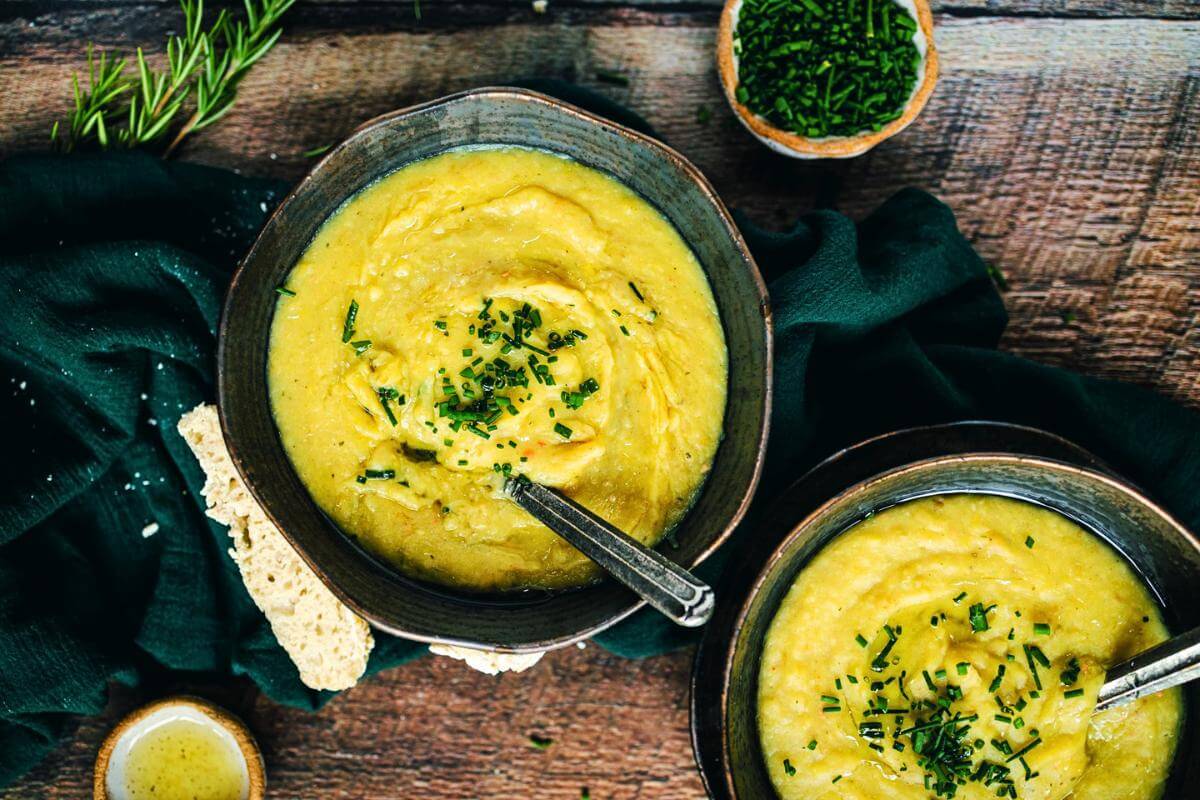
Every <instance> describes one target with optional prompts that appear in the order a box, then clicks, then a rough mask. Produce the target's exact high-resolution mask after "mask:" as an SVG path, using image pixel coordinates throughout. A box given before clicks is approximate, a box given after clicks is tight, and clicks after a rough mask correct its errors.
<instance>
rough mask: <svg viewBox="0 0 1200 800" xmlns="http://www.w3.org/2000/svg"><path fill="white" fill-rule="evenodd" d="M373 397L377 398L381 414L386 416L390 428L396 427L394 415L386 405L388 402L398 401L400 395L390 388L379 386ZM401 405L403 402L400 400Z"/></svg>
mask: <svg viewBox="0 0 1200 800" xmlns="http://www.w3.org/2000/svg"><path fill="white" fill-rule="evenodd" d="M375 395H376V396H377V397H378V398H379V405H381V406H383V413H384V414H386V415H387V418H388V422H390V423H392V426H393V427H395V425H396V415H395V414H393V413H392V407H391V406H390V405H389V404H388V401H389V400H397V399H400V394H399V393H398V392H397V391H396V390H395V389H393V388H391V387H390V386H380V387H379V388H378V389H376V390H375ZM401 403H403V400H401Z"/></svg>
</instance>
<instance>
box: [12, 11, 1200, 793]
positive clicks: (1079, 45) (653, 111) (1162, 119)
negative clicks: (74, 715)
mask: <svg viewBox="0 0 1200 800" xmlns="http://www.w3.org/2000/svg"><path fill="white" fill-rule="evenodd" d="M719 5H720V3H719V0H638V1H637V2H633V3H628V4H626V3H619V2H609V1H608V0H550V7H549V9H548V11H547V13H545V14H535V13H534V12H533V11H532V10H531V8H530V5H529V3H528V2H525V0H512V1H511V2H509V1H508V0H476V1H475V2H446V1H445V0H425V2H424V3H423V4H422V8H421V18H420V19H419V20H418V19H416V18H415V17H414V13H413V11H414V9H413V4H412V2H411V1H410V0H403V1H402V2H394V1H392V0H366V1H365V2H353V1H352V0H300V2H299V4H298V6H297V8H296V9H295V10H294V11H292V12H291V13H290V18H289V20H288V22H287V25H286V28H287V30H286V33H285V35H284V38H283V40H282V42H281V43H280V45H279V46H278V47H277V48H276V50H275V51H274V52H273V53H272V54H271V55H270V56H269V57H268V58H267V59H266V60H265V61H264V62H263V63H262V64H261V65H260V66H259V67H258V68H257V69H256V70H255V71H254V72H253V73H252V74H251V75H250V77H249V79H248V80H247V81H246V83H245V85H244V88H243V91H242V97H241V100H240V102H239V104H238V106H237V108H236V110H235V111H234V112H233V113H232V114H231V115H230V116H229V117H228V118H227V119H226V120H225V121H223V122H222V123H221V124H220V125H218V126H217V127H215V128H213V129H211V130H210V131H208V132H206V133H205V134H203V135H202V136H199V137H197V138H196V139H195V141H194V142H192V143H191V144H189V145H188V146H187V147H186V148H185V149H184V151H183V152H182V154H181V156H182V157H183V158H186V159H189V160H195V161H201V162H205V163H209V164H218V165H223V166H227V167H231V168H234V169H237V170H239V171H242V172H245V173H248V174H258V175H271V176H277V177H281V178H288V179H295V178H298V177H299V176H300V175H301V174H302V173H303V172H304V171H305V168H306V165H307V164H308V163H309V162H308V160H307V159H305V158H304V157H303V155H302V153H303V152H304V151H306V150H308V149H310V148H313V147H316V146H320V145H325V144H328V143H331V142H334V141H336V140H338V139H339V138H341V137H343V136H344V135H346V134H347V133H348V132H349V131H350V130H352V129H353V128H354V127H355V126H356V125H357V124H358V123H360V122H361V121H363V120H365V119H367V118H368V117H371V116H373V115H375V114H378V113H380V112H383V111H388V110H390V109H393V108H397V107H401V106H405V105H408V104H410V103H413V102H415V101H420V100H426V99H430V98H434V97H437V96H439V95H442V94H445V93H447V92H451V91H455V90H459V89H465V88H468V87H472V86H479V85H484V84H490V83H499V82H503V81H505V80H507V79H512V78H514V77H521V76H553V77H560V78H565V79H569V80H573V81H576V82H579V83H581V84H584V85H587V86H591V87H593V88H596V89H598V90H600V91H601V92H604V93H606V94H608V95H610V96H612V97H613V98H615V99H616V100H619V101H621V102H623V103H626V104H628V105H630V106H631V107H632V108H634V109H635V110H637V111H639V112H641V113H642V114H643V115H645V116H646V117H647V118H648V119H649V120H650V122H651V123H652V124H654V125H655V126H656V127H657V128H658V130H659V131H661V132H662V134H663V135H664V137H665V138H666V139H667V140H668V141H669V142H671V143H672V144H674V145H675V146H676V147H677V148H679V149H680V150H681V151H682V152H683V153H684V154H685V155H687V156H688V157H689V158H691V159H692V160H694V161H695V162H696V163H697V164H698V165H699V166H700V167H701V169H703V170H704V171H705V172H706V173H707V174H708V175H709V176H710V177H711V178H712V180H713V182H714V183H715V184H716V187H717V189H718V191H719V192H720V193H721V194H722V195H723V196H724V198H725V200H726V201H727V202H728V203H729V204H730V205H732V206H735V207H737V208H740V209H743V210H744V211H746V212H748V213H749V214H750V216H751V217H752V218H754V219H755V220H756V221H758V222H760V223H763V224H767V225H771V226H776V227H783V226H786V225H788V224H789V223H790V222H791V221H792V220H793V219H794V218H795V217H796V216H797V215H798V214H799V213H801V212H803V211H805V210H807V209H809V208H811V207H813V206H814V205H836V206H838V207H840V208H842V209H843V210H845V211H847V212H849V213H851V214H852V215H856V216H860V215H862V214H864V213H865V212H866V211H868V210H869V209H871V208H872V207H874V206H875V205H876V204H878V203H879V202H880V201H881V200H882V199H883V198H885V197H886V196H887V195H889V194H890V193H891V192H893V191H894V190H896V189H898V188H900V187H902V186H905V185H910V184H911V185H916V186H919V187H923V188H925V189H928V190H930V191H932V192H934V193H936V194H937V195H939V196H940V197H941V198H943V199H944V200H945V201H946V202H948V203H949V204H950V205H951V206H952V207H953V208H954V210H955V211H956V212H957V214H958V217H959V223H960V225H961V226H962V228H963V230H964V231H965V232H966V233H967V235H968V236H969V237H970V239H971V240H972V241H973V242H974V243H975V246H976V247H977V248H978V249H979V251H980V252H981V253H982V254H983V256H984V257H985V258H986V259H988V260H989V261H990V262H992V263H994V264H995V265H996V266H997V267H999V268H1000V269H1001V270H1003V272H1004V274H1005V275H1007V278H1008V283H1009V289H1008V290H1007V292H1006V299H1007V303H1008V307H1009V310H1010V312H1011V315H1012V324H1011V326H1010V328H1009V332H1008V334H1007V336H1006V338H1005V342H1004V344H1005V346H1006V347H1007V348H1008V349H1010V350H1012V351H1015V352H1018V353H1022V354H1025V355H1027V356H1030V357H1033V358H1036V359H1039V360H1041V361H1045V362H1048V363H1052V364H1057V365H1063V366H1069V367H1073V368H1075V369H1078V370H1081V371H1083V372H1086V373H1090V374H1095V375H1104V376H1109V377H1113V378H1120V379H1123V380H1127V381H1133V382H1135V383H1139V384H1142V385H1144V386H1149V387H1153V388H1155V389H1158V390H1159V391H1161V392H1163V393H1165V394H1167V395H1170V396H1172V397H1174V398H1176V399H1178V400H1179V401H1181V402H1183V403H1185V404H1188V405H1191V406H1193V407H1200V326H1197V315H1198V314H1200V4H1198V3H1196V2H1195V0H940V2H935V4H934V5H935V11H936V23H937V29H936V41H937V44H938V47H939V49H940V50H941V52H942V58H943V62H942V63H943V73H942V79H941V83H940V85H939V86H938V89H937V91H936V93H935V94H934V96H933V99H932V101H931V102H930V104H929V106H928V108H927V109H926V110H925V112H924V114H923V115H922V116H921V117H920V119H918V120H917V122H916V123H915V124H914V125H913V126H912V127H911V128H909V129H908V130H907V131H905V132H904V133H903V134H901V135H900V136H898V137H896V138H895V139H893V140H892V141H890V142H887V143H885V144H884V145H882V146H881V147H879V148H878V149H876V150H875V151H873V152H872V153H870V154H868V155H866V156H864V157H862V158H858V159H855V160H852V161H848V162H840V163H811V162H809V163H798V162H791V161H787V160H785V159H783V158H781V157H778V156H774V155H772V154H770V153H768V152H767V151H766V150H765V149H764V148H762V147H761V146H759V145H758V144H756V143H755V142H754V140H752V139H751V138H750V136H749V134H747V133H745V132H744V131H743V130H742V129H741V128H740V127H739V126H738V124H737V122H736V121H735V120H734V119H733V117H732V116H731V114H730V113H729V111H728V110H727V108H726V106H725V104H724V102H723V101H722V99H721V97H720V94H719V89H718V84H717V79H716V73H715V69H714V65H713V38H714V29H715V25H716V20H717V14H718V10H719ZM178 23H179V15H178V10H177V7H176V6H175V4H174V2H172V0H62V2H48V1H46V0H2V2H0V153H2V154H8V153H14V152H19V151H23V150H29V149H42V148H44V146H45V142H46V134H47V131H48V129H49V125H50V123H51V121H52V120H53V119H55V118H56V117H57V116H59V115H61V114H62V113H63V112H64V111H65V110H66V108H67V105H68V92H69V74H70V71H71V70H73V69H78V68H79V67H80V66H81V64H82V63H83V48H84V43H85V41H86V40H94V41H95V42H97V44H98V45H100V46H102V47H105V48H115V49H119V50H122V51H125V52H128V51H131V50H132V48H133V47H134V46H135V45H137V44H152V45H153V43H161V41H162V38H163V34H164V32H166V31H168V30H171V29H173V28H174V27H176V26H177V25H178ZM598 71H613V72H617V73H620V74H621V75H624V76H626V77H627V78H628V85H619V84H615V83H612V82H607V81H604V80H600V79H599V77H598ZM690 660H691V653H690V652H681V653H676V654H674V655H669V656H664V657H661V658H654V659H650V660H647V661H636V662H635V661H625V660H622V659H619V658H616V657H614V656H611V655H608V654H607V653H605V652H604V651H603V650H601V649H599V648H598V647H595V646H589V647H587V648H586V649H582V650H580V649H575V648H571V649H568V650H565V651H561V652H558V653H554V654H551V655H550V656H548V657H547V658H545V659H544V660H543V661H542V662H541V663H540V664H538V665H537V666H536V667H535V668H534V669H533V670H532V671H531V672H528V673H525V674H523V675H515V676H514V675H509V676H503V677H498V678H492V677H488V676H485V675H480V674H477V673H474V672H471V671H470V670H468V669H467V668H466V667H464V666H462V665H461V664H459V663H457V662H450V661H446V660H443V659H430V658H426V659H423V660H420V661H418V662H416V663H413V664H411V665H408V666H406V667H403V668H400V669H397V670H393V671H392V672H390V673H388V674H386V675H382V676H378V677H376V678H374V679H372V680H370V681H368V682H366V683H365V684H364V685H361V686H359V687H358V688H356V689H353V690H351V691H349V692H346V693H345V694H344V695H342V696H341V697H339V698H337V699H336V700H334V701H333V702H332V703H331V704H330V705H329V706H328V707H327V708H326V709H325V710H324V711H322V712H321V713H319V714H316V715H310V714H305V713H302V712H298V711H292V710H288V709H283V708H280V707H278V706H275V705H274V704H272V703H270V702H269V701H266V700H264V699H262V698H259V697H257V696H256V695H255V694H254V692H253V690H252V689H250V688H248V687H245V686H233V687H230V686H225V687H210V689H211V690H210V691H208V692H207V693H208V694H209V695H210V696H213V697H214V698H216V699H218V700H221V701H223V702H225V703H226V704H228V705H230V706H231V707H233V708H235V709H237V710H238V711H239V712H240V713H242V714H243V715H244V716H245V717H246V719H247V720H248V722H249V723H250V725H251V726H252V727H253V728H254V730H255V731H256V732H257V734H258V736H259V740H260V742H261V743H262V745H263V747H264V749H265V752H266V759H267V766H268V769H269V772H270V778H271V786H272V796H274V797H286V798H292V797H295V798H317V797H319V798H427V799H428V800H437V799H438V798H466V797H480V798H484V797H486V798H493V799H495V800H499V799H501V798H514V799H517V798H520V799H524V798H530V797H538V798H541V797H546V798H578V797H580V795H581V790H582V788H583V787H585V786H586V787H588V788H589V790H590V794H591V796H592V797H595V798H609V797H612V798H647V799H648V798H671V799H672V800H677V799H678V798H688V797H693V798H694V797H700V796H701V795H702V794H703V792H702V789H701V786H700V781H699V778H698V777H697V775H696V772H695V769H694V767H693V765H692V757H691V751H690V745H689V742H688V735H687V722H688V720H687V677H688V670H689V667H690ZM165 688H167V687H156V689H157V690H158V691H161V690H164V689H165ZM151 691H154V690H151ZM140 699H142V696H141V695H135V694H131V693H129V692H128V691H117V692H116V693H115V694H114V697H113V699H112V701H111V703H110V708H109V713H108V714H107V715H106V717H105V718H103V719H97V720H87V721H85V722H83V724H82V726H81V727H80V729H79V731H78V733H77V734H76V736H75V737H74V738H73V739H72V740H71V741H70V742H69V743H67V744H65V745H64V746H63V747H61V748H60V749H59V750H58V751H57V752H56V753H55V754H54V755H53V756H52V757H51V758H49V759H48V760H47V761H46V762H45V763H44V764H43V765H42V766H40V767H39V768H37V770H36V771H35V772H34V773H33V774H31V775H30V776H29V777H28V778H27V779H26V780H25V781H23V782H22V783H21V784H20V785H18V786H17V787H14V788H13V789H11V790H10V791H9V792H8V793H6V794H5V796H6V797H9V798H81V797H85V796H89V793H90V788H89V787H90V781H91V776H90V769H91V762H92V759H93V757H94V755H95V750H96V747H97V745H98V743H99V741H100V739H101V737H102V736H103V734H104V732H105V731H106V730H107V728H108V727H109V726H110V725H111V723H112V721H113V720H114V719H115V718H116V717H117V716H119V715H120V714H121V713H123V712H124V711H126V710H128V709H130V708H131V707H132V706H133V705H135V704H136V703H137V702H139V700H140ZM530 734H539V735H545V736H549V737H551V738H552V739H553V740H554V744H553V745H552V746H551V747H550V748H548V749H546V750H538V749H535V748H533V747H532V746H530V743H529V738H528V737H529V735H530Z"/></svg>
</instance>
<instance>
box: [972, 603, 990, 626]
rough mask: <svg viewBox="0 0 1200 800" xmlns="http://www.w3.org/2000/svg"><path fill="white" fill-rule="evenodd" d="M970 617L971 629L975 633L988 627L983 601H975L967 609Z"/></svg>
mask: <svg viewBox="0 0 1200 800" xmlns="http://www.w3.org/2000/svg"><path fill="white" fill-rule="evenodd" d="M969 614H970V618H971V630H973V631H975V632H976V633H982V632H983V631H986V630H987V629H988V621H987V611H986V610H984V607H983V603H975V604H974V605H972V606H971V609H970V611H969Z"/></svg>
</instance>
